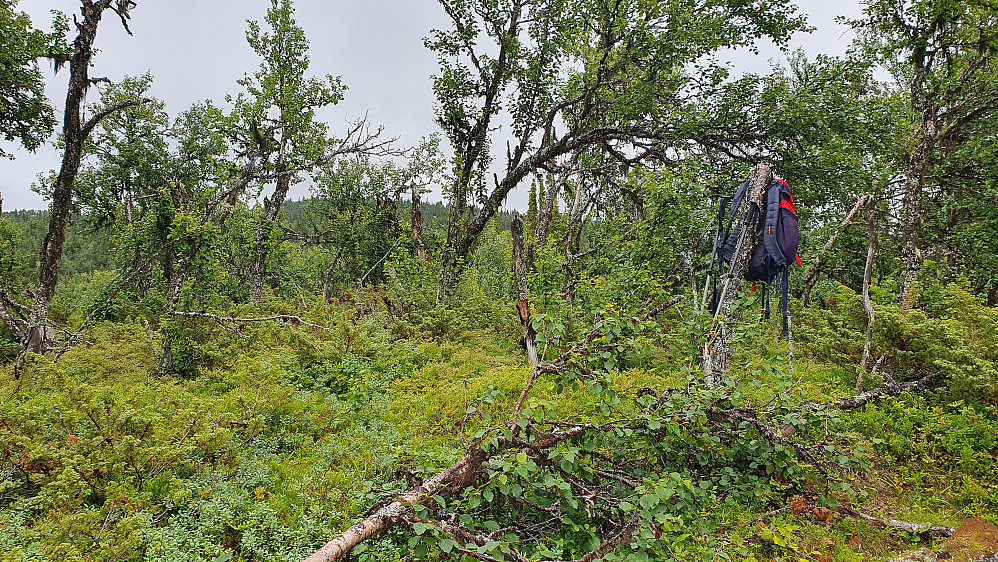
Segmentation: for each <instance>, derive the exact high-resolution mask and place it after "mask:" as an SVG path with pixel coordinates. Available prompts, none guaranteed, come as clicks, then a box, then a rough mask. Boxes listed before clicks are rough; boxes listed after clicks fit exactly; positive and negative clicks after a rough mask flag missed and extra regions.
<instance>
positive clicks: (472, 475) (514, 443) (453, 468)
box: [305, 426, 590, 562]
mask: <svg viewBox="0 0 998 562" xmlns="http://www.w3.org/2000/svg"><path fill="white" fill-rule="evenodd" d="M588 429H590V427H589V426H580V427H574V428H572V429H569V430H565V431H558V432H553V433H547V434H545V435H544V439H542V440H539V441H536V442H534V443H530V444H527V443H524V442H522V441H519V440H509V439H505V438H498V439H496V440H495V441H493V442H492V443H493V444H494V445H495V446H494V447H491V448H490V449H489V451H485V450H483V449H481V448H479V447H473V448H472V449H471V450H470V451H468V453H467V454H466V455H464V457H462V458H461V460H459V461H457V462H456V463H454V464H452V465H450V466H449V467H447V469H446V470H444V471H443V472H441V473H439V474H437V475H436V476H434V477H433V478H430V479H429V480H427V481H426V482H424V483H423V485H422V486H420V487H418V488H416V489H415V490H411V491H409V492H408V493H406V494H404V495H403V496H401V497H399V498H398V499H396V500H395V501H393V502H392V503H390V504H388V505H386V506H385V507H382V508H381V509H379V510H378V511H377V512H376V513H375V514H374V515H372V516H370V517H368V518H367V519H364V520H363V521H361V522H359V523H357V524H355V525H354V526H352V527H350V528H349V529H347V530H346V531H344V532H343V533H342V534H340V535H339V536H338V537H336V538H334V539H333V540H331V541H329V542H327V543H326V544H325V545H324V546H323V547H322V548H320V549H319V550H317V551H315V553H313V554H312V555H311V556H309V557H308V558H306V559H305V562H334V561H336V560H339V559H341V558H343V557H344V556H346V554H347V553H349V552H350V551H351V550H353V548H354V547H356V546H357V545H359V544H360V543H362V542H364V541H365V540H367V539H369V538H371V537H373V536H375V535H378V534H380V533H383V532H385V531H387V530H389V529H391V528H393V527H395V526H396V525H398V524H399V523H402V522H404V521H405V518H406V517H407V516H409V515H410V514H411V513H412V504H413V503H418V502H422V501H426V500H427V499H430V498H431V496H433V495H435V494H439V495H440V496H442V497H444V498H447V497H449V496H452V495H454V494H455V493H457V492H459V491H461V490H463V489H464V488H467V487H468V486H471V485H472V484H473V483H474V482H475V480H477V479H478V477H479V475H480V474H481V472H482V467H483V465H484V463H485V461H486V460H488V459H489V457H491V456H493V455H495V454H497V453H499V452H500V451H504V450H507V449H509V448H510V447H529V448H530V449H533V450H535V451H538V450H542V449H547V448H549V447H551V446H553V445H557V444H558V443H561V442H563V441H567V440H569V439H571V438H573V437H576V436H578V435H581V434H582V433H585V432H586V431H587V430H588Z"/></svg>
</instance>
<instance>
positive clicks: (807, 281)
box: [801, 195, 872, 305]
mask: <svg viewBox="0 0 998 562" xmlns="http://www.w3.org/2000/svg"><path fill="white" fill-rule="evenodd" d="M871 200H872V199H871V197H870V196H869V195H864V196H862V197H860V198H859V201H856V205H855V206H854V207H853V208H852V210H851V211H849V214H847V215H846V218H845V219H844V220H843V221H842V225H841V226H839V229H838V230H836V231H835V234H832V236H831V238H829V239H828V242H825V246H824V247H823V248H822V249H821V251H820V252H818V255H817V256H815V257H814V263H813V264H811V266H810V267H808V268H807V272H806V273H804V291H803V292H802V293H801V302H803V303H804V304H805V305H806V304H807V303H808V301H810V300H811V291H812V290H813V289H814V286H815V285H816V284H817V283H818V278H819V277H820V276H821V258H822V257H823V256H824V255H825V254H826V253H827V252H828V250H831V249H832V246H834V245H835V241H836V240H838V238H839V235H840V234H842V233H843V232H845V229H846V227H847V226H849V224H850V223H852V221H853V219H855V218H856V215H858V214H859V213H860V212H861V211H862V210H863V209H864V208H865V207H866V205H867V204H868V203H869V202H870V201H871Z"/></svg>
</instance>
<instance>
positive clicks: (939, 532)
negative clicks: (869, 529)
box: [835, 506, 956, 538]
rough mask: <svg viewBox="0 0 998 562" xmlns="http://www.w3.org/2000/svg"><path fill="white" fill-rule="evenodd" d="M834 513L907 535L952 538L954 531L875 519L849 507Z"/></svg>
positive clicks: (893, 520)
mask: <svg viewBox="0 0 998 562" xmlns="http://www.w3.org/2000/svg"><path fill="white" fill-rule="evenodd" d="M835 511H837V512H839V513H841V514H842V515H847V516H849V517H855V518H857V519H864V520H866V521H869V522H870V524H872V525H873V526H875V527H893V528H895V529H900V530H902V531H907V532H909V533H917V534H920V535H924V534H926V533H928V535H929V536H931V537H937V538H938V537H952V536H953V533H954V532H956V529H954V528H953V527H942V526H940V525H927V524H923V523H912V522H911V521H900V520H897V519H884V518H882V517H875V516H873V515H869V514H866V513H863V512H862V511H856V510H855V509H852V508H850V507H844V506H839V507H837V508H835Z"/></svg>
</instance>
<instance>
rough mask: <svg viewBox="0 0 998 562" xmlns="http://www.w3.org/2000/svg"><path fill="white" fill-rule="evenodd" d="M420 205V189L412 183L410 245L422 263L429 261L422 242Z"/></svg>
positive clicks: (421, 212)
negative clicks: (413, 247)
mask: <svg viewBox="0 0 998 562" xmlns="http://www.w3.org/2000/svg"><path fill="white" fill-rule="evenodd" d="M421 204H422V198H421V189H420V187H419V186H418V185H417V184H416V182H412V209H411V211H410V218H411V220H412V245H413V246H415V248H416V255H417V256H418V257H419V259H421V260H423V261H430V256H429V254H427V253H426V244H425V243H424V242H423V210H422V209H420V208H419V206H420V205H421Z"/></svg>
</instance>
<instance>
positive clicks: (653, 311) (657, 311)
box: [641, 295, 683, 320]
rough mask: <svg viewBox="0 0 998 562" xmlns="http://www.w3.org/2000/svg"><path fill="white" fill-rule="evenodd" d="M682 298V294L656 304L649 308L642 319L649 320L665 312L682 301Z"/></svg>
mask: <svg viewBox="0 0 998 562" xmlns="http://www.w3.org/2000/svg"><path fill="white" fill-rule="evenodd" d="M681 300H683V297H682V296H679V295H677V296H675V297H672V298H671V299H669V300H667V301H665V302H664V303H662V304H660V305H658V306H656V307H655V308H653V309H651V310H649V311H648V312H646V313H645V315H644V316H642V317H641V319H642V320H648V319H649V318H653V317H655V316H657V315H659V314H661V313H663V312H665V311H666V310H669V309H670V308H672V307H674V306H676V305H677V304H679V301H681Z"/></svg>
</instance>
